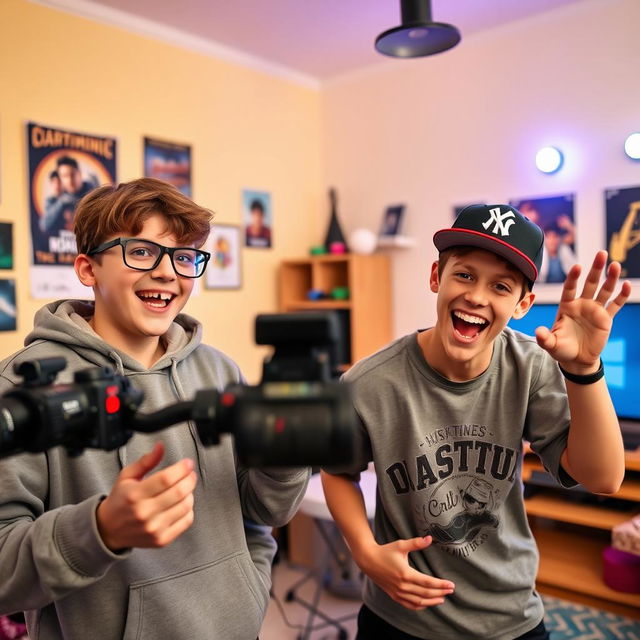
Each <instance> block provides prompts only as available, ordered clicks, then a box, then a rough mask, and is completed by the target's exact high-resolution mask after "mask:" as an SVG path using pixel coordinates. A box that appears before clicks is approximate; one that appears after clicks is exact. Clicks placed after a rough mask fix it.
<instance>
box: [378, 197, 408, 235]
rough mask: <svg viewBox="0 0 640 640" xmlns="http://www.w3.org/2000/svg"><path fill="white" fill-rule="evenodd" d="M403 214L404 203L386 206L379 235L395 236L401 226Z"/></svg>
mask: <svg viewBox="0 0 640 640" xmlns="http://www.w3.org/2000/svg"><path fill="white" fill-rule="evenodd" d="M403 215H404V205H403V204H396V205H393V206H390V207H387V208H386V210H385V212H384V216H383V218H382V227H381V228H380V235H381V236H382V237H383V238H384V237H390V236H397V235H399V234H400V229H401V228H402V217H403Z"/></svg>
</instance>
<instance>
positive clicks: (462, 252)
mask: <svg viewBox="0 0 640 640" xmlns="http://www.w3.org/2000/svg"><path fill="white" fill-rule="evenodd" d="M477 249H478V247H471V246H467V245H460V246H457V247H450V248H449V249H445V250H444V251H441V252H440V254H439V255H438V280H439V279H440V278H441V277H442V272H443V271H444V267H445V265H446V264H447V262H448V261H449V258H451V257H452V256H458V257H460V256H466V255H467V254H468V253H471V252H472V251H476V250H477ZM484 251H486V249H484ZM494 255H495V256H496V258H498V260H501V261H502V262H504V264H505V265H507V267H508V268H509V269H510V270H511V271H514V272H515V273H519V274H520V275H521V276H522V279H523V280H522V291H521V292H520V300H522V298H524V294H525V293H527V291H531V288H532V283H531V282H530V281H529V280H528V279H527V278H526V276H525V275H524V273H522V271H520V269H518V267H516V266H514V265H513V264H511V263H510V262H509V261H508V260H507V259H505V258H503V257H502V256H499V255H498V254H497V253H496V254H494Z"/></svg>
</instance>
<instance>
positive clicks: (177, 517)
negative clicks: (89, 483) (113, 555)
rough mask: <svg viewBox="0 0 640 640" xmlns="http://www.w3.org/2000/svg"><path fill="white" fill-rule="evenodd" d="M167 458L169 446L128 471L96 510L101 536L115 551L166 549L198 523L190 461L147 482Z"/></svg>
mask: <svg viewBox="0 0 640 640" xmlns="http://www.w3.org/2000/svg"><path fill="white" fill-rule="evenodd" d="M163 455H164V445H163V444H162V443H161V442H158V443H156V444H155V446H154V447H153V449H152V450H151V451H150V452H149V453H147V454H145V455H144V456H142V457H141V458H140V459H139V460H136V461H135V462H133V463H132V464H130V465H128V466H126V467H125V468H124V469H123V470H122V471H121V472H120V474H119V475H118V479H117V480H116V482H115V484H114V485H113V488H112V489H111V492H110V493H109V495H108V496H107V497H106V498H105V499H104V500H103V501H102V502H101V503H100V506H99V507H98V510H97V514H96V516H97V521H98V531H99V532H100V535H101V536H102V539H103V541H104V543H105V545H106V546H107V547H108V548H109V549H111V550H112V551H117V550H119V549H126V548H130V547H163V546H166V545H168V544H169V543H170V542H172V541H173V540H175V539H176V538H177V537H178V536H179V535H180V534H181V533H183V532H184V531H186V530H187V529H188V528H189V527H190V526H191V524H192V523H193V490H194V489H195V486H196V483H197V475H196V473H195V472H194V471H193V461H192V460H189V459H188V458H185V459H184V460H180V461H179V462H176V463H175V464H173V465H171V466H170V467H167V468H166V469H162V471H157V472H156V473H153V474H151V475H150V476H148V477H145V476H146V474H147V473H149V472H150V471H151V470H152V469H153V468H154V467H156V466H157V465H158V464H159V463H160V460H162V456H163Z"/></svg>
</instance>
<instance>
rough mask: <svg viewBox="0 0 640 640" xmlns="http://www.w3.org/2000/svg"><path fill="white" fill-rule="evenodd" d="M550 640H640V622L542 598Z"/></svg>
mask: <svg viewBox="0 0 640 640" xmlns="http://www.w3.org/2000/svg"><path fill="white" fill-rule="evenodd" d="M542 599H543V601H544V606H545V611H546V613H545V618H544V623H545V626H546V627H547V629H548V631H549V634H550V635H551V640H640V620H632V619H631V618H624V617H622V616H618V615H615V614H614V613H608V612H607V611H601V610H599V609H593V608H591V607H586V606H584V605H581V604H575V603H573V602H567V601H566V600H559V599H558V598H551V597H549V596H542Z"/></svg>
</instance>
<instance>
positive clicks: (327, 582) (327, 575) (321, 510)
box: [286, 470, 377, 640]
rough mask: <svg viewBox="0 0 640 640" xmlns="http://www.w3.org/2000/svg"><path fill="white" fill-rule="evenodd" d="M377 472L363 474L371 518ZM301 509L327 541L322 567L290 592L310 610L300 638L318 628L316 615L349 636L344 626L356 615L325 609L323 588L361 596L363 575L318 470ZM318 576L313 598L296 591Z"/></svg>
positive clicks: (289, 597)
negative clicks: (321, 605) (336, 614)
mask: <svg viewBox="0 0 640 640" xmlns="http://www.w3.org/2000/svg"><path fill="white" fill-rule="evenodd" d="M376 487H377V484H376V474H375V472H374V471H372V470H366V471H363V472H362V473H361V474H360V488H361V490H362V495H363V497H364V502H365V508H366V512H367V518H368V519H369V520H370V521H371V520H373V517H374V515H375V509H376ZM300 513H302V514H304V515H306V516H309V517H310V518H312V519H313V524H314V525H315V527H316V530H317V531H318V533H319V534H320V536H321V537H322V540H323V541H324V545H323V550H322V551H323V553H322V558H321V559H320V563H319V566H318V567H313V568H312V569H311V570H310V571H309V572H308V573H307V574H306V575H305V576H304V577H303V578H302V579H301V580H299V581H298V582H296V584H294V585H293V586H292V587H291V588H290V589H289V591H288V592H287V595H286V600H287V602H292V601H295V602H297V603H298V604H300V605H302V606H303V607H305V608H306V609H307V610H308V611H309V616H308V619H307V623H306V625H305V630H304V631H303V633H302V634H301V636H300V638H302V639H303V640H304V639H306V638H308V637H309V635H310V633H311V631H312V629H316V630H317V629H318V628H319V627H318V626H315V627H314V625H313V621H314V618H320V619H322V620H323V622H324V624H325V625H327V626H328V625H331V626H334V627H335V628H336V629H337V631H338V638H339V639H346V638H347V637H348V635H347V631H346V630H345V629H344V627H342V626H341V624H340V623H341V622H344V621H346V620H348V619H350V618H353V617H354V616H353V615H350V616H346V617H344V618H338V619H334V618H330V617H329V616H327V615H326V614H325V613H323V612H322V611H321V610H320V609H319V607H318V603H319V601H320V595H321V594H322V589H323V588H327V589H328V590H329V591H331V592H332V593H334V594H336V595H338V596H342V597H346V598H360V596H361V589H362V576H361V572H360V569H359V568H358V567H357V565H356V564H355V562H354V561H353V558H352V557H351V553H350V551H349V549H348V547H347V545H346V544H345V542H344V540H343V538H342V535H341V534H340V532H339V531H338V529H337V527H336V526H335V523H334V522H333V518H332V517H331V512H330V511H329V507H328V506H327V503H326V501H325V498H324V491H323V490H322V480H321V477H320V474H314V475H312V476H311V478H310V479H309V485H308V487H307V491H306V493H305V496H304V498H303V499H302V502H301V504H300ZM312 578H313V579H315V581H316V589H315V592H314V595H313V598H312V601H311V602H307V601H305V600H304V599H302V598H300V597H299V596H297V595H296V590H297V589H298V588H299V587H300V586H302V585H303V584H304V583H305V582H307V581H308V580H310V579H312Z"/></svg>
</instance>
